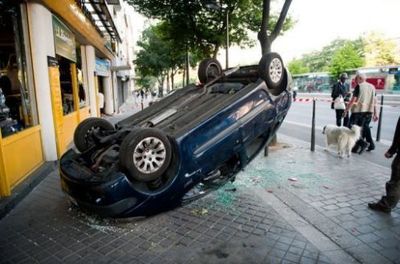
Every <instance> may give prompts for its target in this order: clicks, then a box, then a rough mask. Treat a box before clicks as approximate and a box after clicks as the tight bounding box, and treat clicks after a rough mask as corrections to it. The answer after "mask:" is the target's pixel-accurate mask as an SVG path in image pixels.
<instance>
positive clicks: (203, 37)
mask: <svg viewBox="0 0 400 264" xmlns="http://www.w3.org/2000/svg"><path fill="white" fill-rule="evenodd" d="M128 2H129V3H130V4H131V5H133V6H134V7H135V9H136V10H138V12H140V13H142V14H143V15H145V16H147V17H150V18H156V19H160V20H161V21H164V22H166V23H167V24H168V25H169V27H170V28H169V32H170V33H171V36H173V37H174V42H175V43H176V46H177V48H179V47H181V46H182V44H183V45H185V44H186V43H188V45H189V48H190V51H191V53H192V54H194V60H197V58H198V57H200V58H199V59H202V58H205V57H210V56H213V57H215V56H216V54H217V52H218V49H219V48H220V47H225V46H226V26H227V24H226V14H227V13H228V16H229V38H230V43H231V44H236V45H239V46H241V47H247V46H252V45H254V44H255V43H254V41H251V40H250V38H249V35H248V34H249V31H253V32H257V31H258V30H259V27H260V23H261V17H262V0H224V1H218V2H219V3H220V4H222V5H223V6H224V8H220V9H217V10H213V9H208V8H207V7H206V6H205V4H204V2H205V1H200V0H198V1H197V0H196V1H194V0H187V1H186V0H163V1H153V0H128ZM277 17H278V15H276V14H271V19H270V24H271V26H272V25H273V24H274V23H276V21H277ZM292 26H293V20H292V19H291V18H289V19H287V21H286V22H285V24H284V26H283V30H282V32H283V31H285V30H288V29H289V28H291V27H292Z"/></svg>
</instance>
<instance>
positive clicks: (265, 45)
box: [258, 0, 292, 55]
mask: <svg viewBox="0 0 400 264" xmlns="http://www.w3.org/2000/svg"><path fill="white" fill-rule="evenodd" d="M291 3H292V0H285V3H284V4H283V7H282V10H281V13H280V14H279V18H278V21H277V22H276V25H275V27H274V29H273V30H270V32H271V33H270V34H269V35H268V24H269V13H270V4H271V0H263V14H262V21H261V26H260V31H259V32H258V40H259V41H260V45H261V52H262V55H264V54H266V53H268V52H271V45H272V42H274V40H275V39H276V38H277V37H278V35H279V33H280V32H281V30H282V27H283V23H284V22H285V19H286V16H287V13H288V11H289V7H290V4H291Z"/></svg>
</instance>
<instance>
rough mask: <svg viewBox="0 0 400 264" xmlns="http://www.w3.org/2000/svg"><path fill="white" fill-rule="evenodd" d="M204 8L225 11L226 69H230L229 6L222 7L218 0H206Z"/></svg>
mask: <svg viewBox="0 0 400 264" xmlns="http://www.w3.org/2000/svg"><path fill="white" fill-rule="evenodd" d="M203 3H204V6H205V7H206V8H208V9H213V10H222V11H225V22H226V38H225V41H226V43H225V44H226V52H225V67H226V68H227V69H228V68H229V10H228V6H221V5H220V4H218V3H217V2H216V0H205V1H203Z"/></svg>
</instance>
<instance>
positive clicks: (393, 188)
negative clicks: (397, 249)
mask: <svg viewBox="0 0 400 264" xmlns="http://www.w3.org/2000/svg"><path fill="white" fill-rule="evenodd" d="M395 154H396V157H395V158H394V160H393V162H392V175H391V177H390V180H389V181H388V182H386V196H382V198H381V199H380V200H379V201H378V202H376V203H369V204H368V207H369V208H370V209H372V210H375V211H381V212H385V213H390V212H391V211H392V209H393V208H394V207H396V205H397V203H398V202H399V199H400V155H399V154H400V117H399V120H398V121H397V126H396V131H395V132H394V138H393V142H392V145H391V147H390V148H389V149H388V151H386V153H385V157H386V158H388V159H389V158H391V157H393V155H395Z"/></svg>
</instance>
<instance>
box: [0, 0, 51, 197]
mask: <svg viewBox="0 0 400 264" xmlns="http://www.w3.org/2000/svg"><path fill="white" fill-rule="evenodd" d="M15 2H16V1H11V0H9V1H3V0H1V1H0V32H1V37H0V47H1V48H0V196H7V195H10V194H11V190H12V189H13V188H14V187H15V186H16V185H18V183H20V182H21V181H22V180H24V179H25V178H26V177H27V176H28V175H29V174H30V173H31V172H33V171H34V170H36V169H37V168H38V167H40V166H41V165H42V164H43V163H44V156H43V149H42V145H43V144H42V139H41V126H40V125H39V118H38V114H37V108H36V97H35V91H34V86H33V84H32V66H31V63H30V61H31V54H30V48H29V44H30V43H29V35H28V33H27V32H28V30H27V29H28V24H27V16H26V13H27V11H26V5H25V4H18V3H15Z"/></svg>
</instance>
